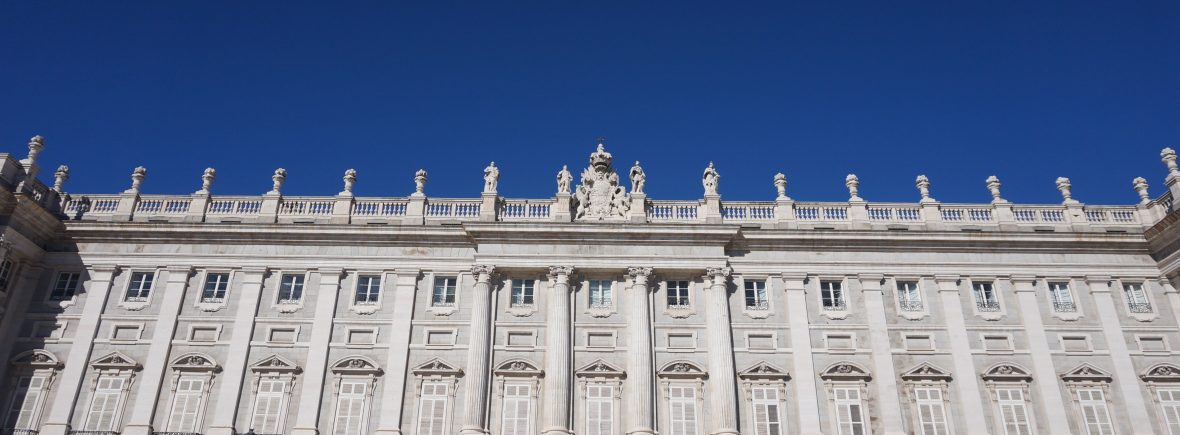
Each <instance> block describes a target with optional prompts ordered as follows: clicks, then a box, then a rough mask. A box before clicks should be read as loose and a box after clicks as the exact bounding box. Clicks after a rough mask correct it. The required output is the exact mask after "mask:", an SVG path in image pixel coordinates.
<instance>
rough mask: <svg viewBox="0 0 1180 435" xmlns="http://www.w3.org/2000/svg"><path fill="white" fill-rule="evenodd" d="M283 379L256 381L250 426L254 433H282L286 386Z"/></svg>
mask: <svg viewBox="0 0 1180 435" xmlns="http://www.w3.org/2000/svg"><path fill="white" fill-rule="evenodd" d="M288 385H290V383H288V382H287V381H286V380H284V379H262V380H261V381H259V382H258V395H257V396H256V397H255V398H254V415H253V416H252V417H251V418H250V428H251V429H253V430H254V432H256V433H271V434H274V433H283V430H285V429H286V428H285V427H284V426H286V425H285V424H284V423H285V422H283V421H282V420H283V417H284V415H285V414H286V409H284V408H286V406H287V393H288V391H287V386H288Z"/></svg>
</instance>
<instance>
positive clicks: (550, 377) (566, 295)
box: [541, 266, 574, 435]
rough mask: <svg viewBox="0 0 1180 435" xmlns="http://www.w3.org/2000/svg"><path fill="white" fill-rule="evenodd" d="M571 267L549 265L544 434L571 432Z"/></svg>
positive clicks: (543, 410)
mask: <svg viewBox="0 0 1180 435" xmlns="http://www.w3.org/2000/svg"><path fill="white" fill-rule="evenodd" d="M573 272H574V268H573V267H570V266H553V267H550V268H549V276H550V280H551V281H552V282H553V291H552V292H551V293H550V294H549V313H548V315H547V316H546V318H545V319H546V321H545V323H546V324H545V396H544V397H545V402H544V404H543V405H542V407H541V410H542V414H543V415H544V417H543V420H542V421H543V422H544V425H543V426H541V427H542V431H541V433H542V434H544V435H561V434H569V433H571V431H570V402H572V401H573V396H572V395H571V393H572V392H573V385H572V383H573V377H572V376H570V372H571V365H572V358H573V355H571V350H572V349H573V347H572V346H570V335H571V328H572V323H573V322H571V320H570V315H571V314H570V283H569V280H570V274H572V273H573Z"/></svg>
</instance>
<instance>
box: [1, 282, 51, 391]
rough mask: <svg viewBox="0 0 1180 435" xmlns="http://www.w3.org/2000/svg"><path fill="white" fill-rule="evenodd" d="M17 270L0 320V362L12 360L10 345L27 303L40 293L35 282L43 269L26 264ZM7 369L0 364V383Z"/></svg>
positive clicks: (14, 337) (23, 315)
mask: <svg viewBox="0 0 1180 435" xmlns="http://www.w3.org/2000/svg"><path fill="white" fill-rule="evenodd" d="M19 270H20V271H21V272H20V279H19V280H17V281H16V285H15V286H13V287H12V288H11V289H9V292H11V293H12V294H11V295H10V296H9V297H10V299H9V300H8V306H7V307H5V312H4V315H3V317H2V318H0V349H2V350H0V361H9V360H10V359H11V358H12V356H13V355H12V351H13V346H12V344H13V342H14V341H16V338H17V337H18V336H19V335H20V328H21V324H22V323H23V322H24V320H25V313H26V312H27V311H28V307H29V303H30V302H31V301H32V300H33V295H41V292H39V291H37V281H38V280H39V279H40V278H41V274H42V273H43V272H44V271H45V269H44V268H43V267H42V266H41V265H40V264H38V263H29V262H26V263H24V264H22V265H21V266H20V268H19ZM9 368H10V367H9V365H8V364H0V381H2V380H4V379H8V378H7V374H8V369H9Z"/></svg>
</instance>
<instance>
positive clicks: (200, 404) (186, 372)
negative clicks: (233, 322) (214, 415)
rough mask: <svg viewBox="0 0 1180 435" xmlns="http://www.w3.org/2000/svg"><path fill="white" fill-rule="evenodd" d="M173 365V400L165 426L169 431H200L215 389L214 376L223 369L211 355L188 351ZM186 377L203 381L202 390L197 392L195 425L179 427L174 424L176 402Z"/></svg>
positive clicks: (173, 362) (171, 389)
mask: <svg viewBox="0 0 1180 435" xmlns="http://www.w3.org/2000/svg"><path fill="white" fill-rule="evenodd" d="M171 367H172V372H173V374H172V384H171V388H170V394H171V400H169V407H168V414H166V416H167V420H165V423H164V427H165V428H167V430H168V432H194V433H195V432H200V431H201V428H202V427H203V426H204V425H203V424H202V423H203V421H204V418H205V412H206V411H207V407H208V405H209V393H210V392H211V391H212V389H213V385H214V383H213V382H214V378H215V377H216V374H217V372H219V371H220V370H221V367H220V366H218V365H217V364H216V363H215V362H214V361H213V359H212V358H211V357H209V356H208V355H204V354H198V353H187V354H184V355H181V356H180V357H178V358H176V359H174V360H173V361H172V363H171ZM185 378H190V379H196V380H199V381H200V383H201V391H200V392H199V393H197V397H196V400H197V402H196V410H195V415H194V416H193V427H192V428H191V429H187V430H186V429H184V428H177V427H174V425H173V420H172V419H173V418H174V417H175V413H176V402H177V400H178V399H179V392H178V389H179V387H180V383H181V381H183V380H185Z"/></svg>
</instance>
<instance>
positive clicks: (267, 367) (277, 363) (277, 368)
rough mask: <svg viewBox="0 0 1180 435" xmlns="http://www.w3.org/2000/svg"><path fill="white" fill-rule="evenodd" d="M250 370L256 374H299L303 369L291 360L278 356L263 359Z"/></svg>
mask: <svg viewBox="0 0 1180 435" xmlns="http://www.w3.org/2000/svg"><path fill="white" fill-rule="evenodd" d="M250 370H251V371H254V372H286V373H299V372H300V371H302V369H300V368H299V366H297V365H295V363H293V362H291V361H290V360H288V359H286V358H283V357H281V356H278V355H271V356H268V357H266V358H263V359H262V360H261V361H258V362H256V363H254V364H253V365H251V366H250Z"/></svg>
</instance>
